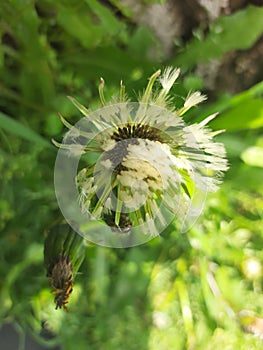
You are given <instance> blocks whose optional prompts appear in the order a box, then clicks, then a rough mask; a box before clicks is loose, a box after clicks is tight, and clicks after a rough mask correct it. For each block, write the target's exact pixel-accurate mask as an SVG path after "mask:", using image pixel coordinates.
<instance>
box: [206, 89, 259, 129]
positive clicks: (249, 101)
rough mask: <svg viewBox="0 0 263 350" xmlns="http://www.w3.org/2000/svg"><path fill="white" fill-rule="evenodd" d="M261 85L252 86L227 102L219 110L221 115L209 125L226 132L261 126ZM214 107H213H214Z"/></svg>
mask: <svg viewBox="0 0 263 350" xmlns="http://www.w3.org/2000/svg"><path fill="white" fill-rule="evenodd" d="M262 93H263V83H259V84H257V85H255V86H253V87H252V88H251V89H249V90H247V91H244V92H242V93H240V94H238V95H236V96H234V97H233V98H232V99H230V100H227V101H226V103H225V104H223V105H221V108H219V109H217V110H218V111H219V112H220V113H221V114H220V115H219V116H218V117H217V118H216V119H215V120H213V121H212V122H211V123H210V125H211V126H212V127H213V128H225V129H227V130H243V129H256V128H260V127H262V126H263V100H262V98H260V95H261V94H262ZM214 107H215V106H214Z"/></svg>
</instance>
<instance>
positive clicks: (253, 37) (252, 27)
mask: <svg viewBox="0 0 263 350" xmlns="http://www.w3.org/2000/svg"><path fill="white" fill-rule="evenodd" d="M262 16H263V8H260V7H255V6H249V7H247V8H246V9H245V10H243V11H239V12H237V13H235V14H233V15H231V16H226V17H220V18H219V19H218V20H217V21H216V22H215V23H213V25H212V26H211V28H210V31H209V34H208V35H207V37H206V38H195V39H193V40H192V42H190V43H189V45H187V46H186V47H185V48H183V50H182V52H181V53H180V54H179V55H177V56H176V58H175V59H174V60H172V64H174V65H176V66H179V67H184V68H185V69H186V68H187V69H189V68H191V67H192V66H194V65H195V64H196V63H200V62H207V61H209V60H211V59H215V58H220V57H222V55H223V54H224V53H225V52H228V51H231V50H237V49H239V50H240V49H241V50H242V49H246V48H249V47H251V46H252V45H253V44H254V43H255V42H256V41H257V40H258V39H259V38H260V36H261V35H262V31H263V24H262V20H261V18H262Z"/></svg>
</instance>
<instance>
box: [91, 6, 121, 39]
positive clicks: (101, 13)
mask: <svg viewBox="0 0 263 350" xmlns="http://www.w3.org/2000/svg"><path fill="white" fill-rule="evenodd" d="M85 2H86V3H87V4H88V5H89V7H90V9H91V10H92V11H93V12H94V13H95V14H96V15H97V16H98V18H99V19H100V21H101V26H102V27H103V28H104V29H105V31H106V32H107V33H108V34H109V35H110V36H112V35H116V34H118V33H119V32H120V31H121V30H122V29H123V28H124V24H123V23H121V22H120V21H118V20H117V18H116V17H115V16H114V15H113V13H112V12H111V11H110V10H109V9H108V8H107V7H106V6H103V5H101V4H100V3H99V2H98V1H96V0H85Z"/></svg>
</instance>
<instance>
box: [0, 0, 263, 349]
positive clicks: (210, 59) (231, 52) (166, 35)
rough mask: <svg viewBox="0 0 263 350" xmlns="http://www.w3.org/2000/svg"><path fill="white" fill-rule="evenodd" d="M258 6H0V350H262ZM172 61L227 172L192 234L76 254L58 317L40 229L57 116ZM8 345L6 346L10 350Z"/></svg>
mask: <svg viewBox="0 0 263 350" xmlns="http://www.w3.org/2000/svg"><path fill="white" fill-rule="evenodd" d="M262 5H263V4H262V0H254V1H252V0H251V1H249V0H225V1H210V0H186V1H180V0H166V1H165V0H163V1H154V0H151V1H150V0H144V1H137V0H108V1H107V0H104V1H97V0H58V1H51V0H41V1H38V0H35V1H33V0H7V1H1V3H0V33H1V50H0V79H1V80H0V107H1V112H0V144H1V149H0V174H1V175H0V230H1V232H0V247H1V254H0V277H1V278H0V297H1V299H0V300H1V307H0V326H1V331H0V339H1V340H0V347H1V349H4V350H16V349H18V350H31V349H34V350H37V349H46V348H50V349H56V350H58V349H61V350H62V349H63V350H72V349H78V350H82V349H83V350H84V349H85V350H86V349H92V350H100V349H109V350H116V349H117V350H118V349H123V348H125V349H127V350H133V349H136V350H137V349H140V350H146V349H149V350H156V349H158V350H167V349H175V350H182V349H200V350H201V349H202V350H210V349H213V350H217V349H218V350H222V349H229V350H236V349H240V350H242V349H243V350H247V349H262V348H263V343H262V342H263V295H262V287H263V284H262V282H263V271H262V263H263V250H262V247H263V220H262V216H263V182H262V178H263V176H262V175H263V171H262V167H263V134H262V130H263V101H262V94H263V82H262V77H263V61H262V57H263V35H262V34H263V21H262V18H263V7H261V6H262ZM167 65H173V66H176V67H180V68H181V71H182V74H181V76H180V78H179V83H180V84H177V85H176V86H175V87H174V90H173V93H174V96H175V97H177V98H178V97H179V99H180V98H183V97H185V96H186V95H187V94H188V92H189V91H190V90H196V89H199V90H201V91H202V92H204V93H206V94H207V95H208V102H207V103H204V104H203V105H202V106H200V107H199V108H197V109H194V110H193V111H190V112H188V114H187V115H186V118H185V119H186V122H193V121H200V120H202V119H204V118H205V117H206V116H208V115H209V114H211V113H214V112H220V115H219V117H218V118H217V119H216V120H215V121H213V122H212V123H211V127H212V128H215V129H226V132H225V133H224V134H222V135H220V136H218V137H217V139H218V140H220V141H221V142H223V143H224V144H225V146H226V149H227V153H228V158H229V163H230V170H229V171H228V172H227V174H226V176H225V179H224V183H223V184H222V186H221V187H220V190H219V191H218V192H217V193H216V194H212V195H210V196H209V197H208V198H207V202H206V205H205V209H204V213H203V215H202V216H201V217H200V218H199V220H198V222H197V223H196V224H195V225H194V227H193V228H192V229H191V230H190V231H189V232H187V234H181V233H179V232H177V231H176V229H175V225H173V224H171V225H170V226H169V227H168V228H167V229H166V230H165V232H163V234H162V235H161V236H160V237H158V238H155V239H153V240H152V241H150V242H148V243H147V244H146V245H143V246H139V247H135V248H127V249H115V250H114V249H109V248H102V247H96V246H93V247H88V248H87V249H86V256H85V261H84V263H83V264H82V267H81V269H80V271H79V273H78V275H77V277H76V281H75V285H74V291H73V293H72V295H71V297H70V301H69V304H68V305H69V306H68V308H69V312H64V310H55V304H54V302H53V299H54V295H52V294H51V293H50V286H49V282H48V279H47V277H46V271H45V266H44V263H43V242H44V232H45V230H47V228H49V227H50V226H51V225H52V224H53V223H54V222H55V221H56V220H57V219H58V218H60V217H61V214H60V211H59V209H58V204H57V202H56V197H55V193H54V187H53V168H54V162H55V158H56V152H57V150H56V148H55V147H54V146H53V145H52V144H51V141H50V140H51V139H52V138H54V139H56V140H59V141H60V140H61V139H62V135H63V133H64V131H65V129H64V127H63V125H62V123H61V122H60V120H59V118H58V116H57V113H58V112H60V113H62V115H63V116H64V117H65V118H66V119H67V120H68V121H69V122H70V123H71V124H74V123H75V122H76V121H77V120H79V118H80V117H81V116H80V115H79V113H78V111H77V110H76V108H75V107H74V106H73V105H72V104H71V103H70V101H69V100H68V99H67V98H66V96H68V95H70V96H73V97H75V98H76V99H78V100H79V101H80V102H81V103H83V104H84V105H85V106H86V107H88V108H90V109H96V108H97V107H98V106H99V101H98V92H97V88H98V85H99V79H100V77H103V78H104V80H105V83H106V85H105V94H106V97H107V98H110V97H111V96H112V95H113V94H115V93H117V91H118V89H119V84H120V80H122V81H124V83H125V85H126V89H127V92H128V93H129V95H130V97H131V99H132V100H135V99H136V96H137V95H138V92H139V91H140V90H141V89H142V88H143V87H144V86H145V84H146V82H147V79H148V77H149V76H150V75H151V74H152V73H153V72H154V71H155V70H157V69H159V68H164V67H165V66H167ZM10 339H11V340H12V342H11V343H9V341H10Z"/></svg>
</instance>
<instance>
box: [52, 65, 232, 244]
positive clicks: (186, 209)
mask: <svg viewBox="0 0 263 350" xmlns="http://www.w3.org/2000/svg"><path fill="white" fill-rule="evenodd" d="M160 73H161V72H160V71H157V72H156V73H154V74H153V75H152V76H151V77H150V79H149V81H148V85H147V87H146V89H145V91H144V93H143V94H142V95H141V97H140V98H139V101H138V102H130V101H129V100H128V99H127V97H126V95H125V90H124V89H125V87H124V85H123V83H121V85H120V93H119V103H118V102H116V99H115V100H112V101H109V102H106V100H105V97H104V94H103V87H104V84H105V83H104V81H101V84H100V86H99V95H100V99H101V102H102V105H103V106H104V107H103V108H102V109H100V110H97V111H95V112H94V113H92V112H90V111H89V112H88V111H87V110H86V109H85V107H83V106H81V105H80V104H79V103H78V102H77V101H76V100H74V99H72V98H71V100H72V101H73V103H74V104H75V106H76V107H77V108H78V109H79V110H80V112H81V113H83V114H84V116H85V118H83V119H81V120H80V122H79V123H80V124H78V125H74V126H71V125H70V124H69V123H67V122H66V121H65V120H64V119H63V118H62V121H63V123H64V124H65V125H66V126H67V127H69V129H70V130H69V132H68V133H67V140H66V141H67V142H63V143H62V144H58V143H57V142H54V143H55V144H56V145H57V146H59V147H60V152H59V156H58V158H59V159H58V160H57V163H58V164H62V163H63V162H64V160H63V161H62V160H61V159H62V154H63V150H66V151H68V152H71V154H73V155H74V156H75V157H76V158H77V159H76V160H75V161H74V159H73V160H72V162H73V163H74V162H75V163H74V164H73V163H72V164H71V165H70V166H69V167H68V170H67V171H66V172H65V170H64V168H65V167H64V163H63V166H62V168H63V171H64V177H65V179H66V180H67V182H68V185H66V186H65V183H64V184H62V182H63V181H61V179H63V174H60V176H58V175H57V173H56V172H55V175H56V176H57V180H56V178H55V185H56V193H57V197H58V201H59V203H60V207H62V210H64V212H63V214H64V213H65V214H64V216H65V217H69V220H68V221H70V220H71V221H74V220H75V221H76V216H77V217H78V220H79V221H81V222H82V221H83V220H84V221H85V220H86V221H88V222H89V221H97V222H100V223H101V224H104V225H106V226H102V227H107V228H109V230H107V229H105V230H106V231H105V232H107V233H105V234H98V232H101V231H100V227H101V226H99V227H97V229H96V231H95V233H93V234H92V236H91V233H90V232H91V230H89V229H88V228H87V229H86V231H83V225H79V226H81V227H82V231H80V234H82V235H83V236H84V237H87V239H90V240H93V241H95V242H96V243H98V244H102V245H108V246H121V247H124V246H132V245H138V244H141V243H142V242H145V241H147V240H148V239H150V238H152V237H154V236H156V235H157V234H160V233H161V232H162V231H163V229H164V228H166V227H167V226H168V225H169V224H170V223H171V221H173V220H174V219H175V220H176V223H177V224H178V225H179V224H180V225H181V227H182V232H185V231H186V230H187V229H189V227H191V225H193V224H194V222H195V221H196V219H197V217H198V216H199V215H200V213H201V211H202V208H203V203H204V200H205V197H206V194H207V192H214V191H216V190H217V188H218V186H219V184H220V183H221V178H222V175H223V173H224V172H225V171H226V170H227V168H228V165H227V160H226V153H225V148H224V146H223V144H221V143H220V142H215V141H214V137H215V136H216V134H217V133H218V132H217V131H211V130H210V128H209V127H208V126H207V124H208V123H209V121H211V120H212V119H213V118H214V117H215V116H216V115H212V116H209V117H207V118H205V119H204V120H203V121H202V122H201V123H194V124H191V125H186V123H185V122H184V120H183V118H182V115H183V114H184V113H185V112H186V111H187V110H188V109H189V108H192V107H193V106H196V105H197V104H199V103H201V102H203V101H205V100H206V96H204V95H202V94H201V92H199V91H196V92H192V93H190V94H189V95H188V96H187V97H186V100H185V103H184V106H183V107H181V108H178V109H177V108H176V106H174V105H173V106H171V104H170V102H169V91H170V89H171V88H172V86H173V84H174V83H175V81H176V80H177V78H178V76H179V73H180V70H179V69H177V68H172V67H168V68H166V69H165V70H164V72H163V74H162V75H160ZM159 76H160V77H159ZM158 77H159V78H158ZM157 79H159V82H160V83H161V88H160V90H159V91H158V90H156V89H154V92H153V87H154V84H155V82H156V80H157ZM113 101H115V102H113ZM76 130H77V133H76ZM71 131H72V135H71ZM220 132H221V131H220ZM70 140H72V143H70ZM78 140H81V144H80V143H78ZM83 140H84V141H83ZM85 140H86V141H85ZM92 152H93V153H96V155H97V156H96V158H95V159H96V160H95V161H90V162H87V160H85V162H87V163H86V165H85V163H83V162H82V163H81V164H82V167H83V168H82V169H80V170H79V169H78V166H79V165H78V164H79V158H80V157H81V156H82V155H85V156H88V159H89V156H90V155H91V153H92ZM60 157H61V159H60ZM72 158H74V157H72ZM90 159H92V158H90ZM83 164H84V166H83ZM67 165H68V164H67ZM56 170H57V172H58V173H59V172H61V169H60V168H59V166H57V168H56ZM72 179H75V181H72ZM73 182H75V185H76V189H75V190H72V183H73ZM75 197H77V198H78V201H77V202H78V203H77V205H75V202H74V201H73V200H72V198H75ZM78 211H81V214H78ZM84 226H85V225H84ZM94 237H95V238H94Z"/></svg>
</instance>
